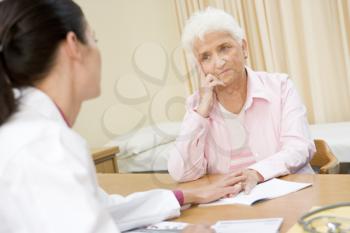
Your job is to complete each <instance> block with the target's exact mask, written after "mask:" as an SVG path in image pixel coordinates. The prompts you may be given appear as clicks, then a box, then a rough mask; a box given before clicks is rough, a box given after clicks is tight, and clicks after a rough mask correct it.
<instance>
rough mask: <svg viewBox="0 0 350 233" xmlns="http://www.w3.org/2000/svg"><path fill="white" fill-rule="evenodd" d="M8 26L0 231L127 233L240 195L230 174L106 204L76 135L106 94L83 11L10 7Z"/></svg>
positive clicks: (15, 3)
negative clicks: (92, 104)
mask: <svg viewBox="0 0 350 233" xmlns="http://www.w3.org/2000/svg"><path fill="white" fill-rule="evenodd" d="M0 22H1V25H0V106H1V107H0V149H1V152H0V154H1V156H0V219H1V224H0V232H33V233H34V232H35V233H36V232H45V233H46V232H65V233H69V232H96V233H97V232H104V233H107V232H119V230H120V231H124V230H128V229H131V228H135V227H139V226H143V225H146V224H151V223H155V222H159V221H162V220H164V219H167V218H172V217H176V216H178V215H179V214H180V205H182V204H186V203H204V202H210V201H213V200H216V199H218V198H221V197H224V196H226V195H232V194H236V193H237V192H238V191H239V187H240V186H239V185H235V184H236V183H237V182H238V181H239V180H240V178H239V177H235V176H231V177H224V178H222V179H221V180H219V181H217V182H215V183H213V184H212V185H210V186H207V187H203V188H197V189H195V190H182V191H181V190H177V191H174V192H172V191H171V190H164V189H158V190H150V191H147V192H142V193H134V194H131V195H129V196H126V197H123V196H120V195H112V196H108V195H107V194H106V193H105V192H103V191H102V190H101V189H100V188H99V187H98V185H97V182H96V174H95V170H94V165H93V162H92V160H91V155H90V154H89V150H88V147H87V145H86V142H85V141H84V140H83V139H82V138H81V137H80V136H79V135H78V134H77V133H75V132H74V131H73V130H72V129H71V126H72V125H73V124H74V122H75V119H76V117H77V115H78V113H79V110H80V107H81V104H82V103H83V102H84V101H86V100H88V99H91V98H95V97H97V96H98V95H99V94H100V80H101V74H100V73H101V58H100V52H99V49H98V47H97V44H96V41H95V37H94V33H93V32H92V30H91V29H90V27H89V24H88V23H87V21H86V19H85V17H84V14H83V12H82V11H81V9H80V7H79V6H78V5H77V4H75V3H74V2H73V1H72V0H59V1H53V0H4V1H1V2H0ZM185 232H201V233H202V232H212V230H211V229H210V228H208V227H204V226H192V227H189V228H188V229H186V230H185Z"/></svg>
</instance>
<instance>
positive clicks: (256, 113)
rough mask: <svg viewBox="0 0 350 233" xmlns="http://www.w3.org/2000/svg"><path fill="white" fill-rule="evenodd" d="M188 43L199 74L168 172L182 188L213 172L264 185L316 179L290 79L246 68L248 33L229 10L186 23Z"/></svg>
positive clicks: (251, 184)
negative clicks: (297, 176)
mask: <svg viewBox="0 0 350 233" xmlns="http://www.w3.org/2000/svg"><path fill="white" fill-rule="evenodd" d="M182 41H183V44H184V47H185V48H186V49H187V51H188V53H189V57H190V58H192V61H193V63H194V64H195V65H196V67H197V69H198V71H199V73H200V81H201V86H202V87H201V89H200V90H199V91H197V92H195V93H194V94H193V95H192V96H190V97H189V98H188V101H187V112H186V115H185V117H184V120H183V124H182V128H181V132H180V136H179V137H178V139H177V141H176V148H175V149H174V150H173V151H172V152H171V154H170V158H169V161H168V169H169V173H170V174H171V176H172V177H173V178H174V179H175V180H177V181H190V180H195V179H198V178H200V177H202V176H203V175H205V174H208V173H209V174H211V173H231V174H234V175H236V176H241V177H243V179H244V181H243V182H242V184H243V186H242V188H243V189H244V190H245V191H246V192H249V191H250V190H251V189H252V188H253V187H254V186H255V185H256V184H257V183H259V182H263V181H266V180H268V179H271V178H273V177H278V176H283V175H287V174H291V173H313V170H312V168H311V167H310V165H309V160H310V159H311V157H312V155H313V153H314V151H315V146H314V143H313V140H312V139H311V138H310V136H309V130H308V123H307V119H306V109H305V107H304V105H303V103H302V101H301V99H300V97H299V95H298V93H297V91H296V89H295V87H294V86H293V84H292V81H291V80H290V79H288V76H287V75H286V74H279V73H266V72H256V71H253V70H252V69H250V68H249V67H247V66H246V65H245V64H246V59H247V57H248V51H247V42H246V40H245V39H244V37H243V32H242V29H241V28H240V27H239V26H238V24H237V22H236V21H235V20H234V19H233V17H232V16H231V15H229V14H227V13H225V12H224V11H221V10H218V9H214V8H208V9H206V10H205V11H201V12H198V13H196V14H194V15H193V16H192V17H191V18H190V19H189V20H188V22H187V24H186V26H185V29H184V32H183V36H182Z"/></svg>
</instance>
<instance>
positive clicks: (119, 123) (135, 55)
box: [74, 0, 186, 147]
mask: <svg viewBox="0 0 350 233" xmlns="http://www.w3.org/2000/svg"><path fill="white" fill-rule="evenodd" d="M76 2H77V3H78V4H79V5H80V6H81V7H82V9H83V11H84V12H85V14H86V17H87V19H88V21H89V22H90V25H91V26H92V28H93V29H94V30H95V32H96V35H97V38H98V40H99V42H98V43H99V47H100V50H101V54H102V63H103V68H102V85H101V88H102V94H101V96H100V97H99V98H97V99H95V100H92V101H88V102H86V103H85V104H84V105H83V107H82V111H81V112H80V115H79V117H78V119H77V122H76V124H75V127H74V128H75V130H76V131H78V132H79V133H80V134H81V135H82V136H83V137H84V138H86V139H87V141H88V143H89V144H90V146H92V147H99V146H102V145H103V144H105V143H106V142H108V141H109V140H110V139H111V138H113V137H115V136H116V135H120V134H123V133H126V132H128V131H130V130H132V129H133V128H135V127H141V126H145V125H149V124H150V123H151V122H153V121H154V122H162V121H175V120H181V119H182V117H183V114H184V105H183V103H184V97H185V96H186V85H185V83H184V81H183V78H182V77H181V75H180V74H181V72H180V70H182V69H181V68H182V67H178V66H179V65H178V63H179V62H178V59H177V57H178V56H180V55H181V51H179V50H178V49H176V48H177V47H178V46H179V39H180V37H179V33H178V26H177V22H176V15H175V12H176V11H175V6H174V2H173V1H172V0H99V1H96V0H76ZM174 51H175V52H174ZM174 97H175V98H174Z"/></svg>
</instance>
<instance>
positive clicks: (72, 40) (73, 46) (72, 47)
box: [65, 32, 82, 60]
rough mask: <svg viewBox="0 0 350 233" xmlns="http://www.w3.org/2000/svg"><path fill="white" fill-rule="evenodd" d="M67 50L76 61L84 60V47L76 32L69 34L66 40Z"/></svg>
mask: <svg viewBox="0 0 350 233" xmlns="http://www.w3.org/2000/svg"><path fill="white" fill-rule="evenodd" d="M65 50H66V52H67V54H68V56H69V57H71V58H72V59H74V60H80V59H81V58H82V46H81V43H80V41H79V40H78V38H77V36H76V34H75V33H74V32H68V33H67V36H66V40H65Z"/></svg>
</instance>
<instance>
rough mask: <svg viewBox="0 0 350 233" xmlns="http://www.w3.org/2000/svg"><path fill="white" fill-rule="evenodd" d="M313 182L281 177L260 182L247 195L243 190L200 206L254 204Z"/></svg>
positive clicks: (294, 190)
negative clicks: (287, 179) (286, 179)
mask: <svg viewBox="0 0 350 233" xmlns="http://www.w3.org/2000/svg"><path fill="white" fill-rule="evenodd" d="M311 185H312V184H311V183H298V182H291V181H285V180H280V179H276V178H275V179H272V180H269V181H266V182H264V183H261V184H258V185H257V186H256V187H255V188H254V189H253V190H252V191H251V193H250V194H248V195H246V194H244V193H243V192H241V193H240V194H238V195H237V196H235V197H231V198H222V199H220V200H218V201H215V202H211V203H208V204H201V205H199V206H214V205H229V204H243V205H252V204H254V202H257V201H260V200H265V199H272V198H276V197H280V196H283V195H286V194H289V193H292V192H296V191H298V190H300V189H303V188H306V187H308V186H311Z"/></svg>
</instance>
